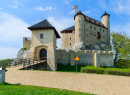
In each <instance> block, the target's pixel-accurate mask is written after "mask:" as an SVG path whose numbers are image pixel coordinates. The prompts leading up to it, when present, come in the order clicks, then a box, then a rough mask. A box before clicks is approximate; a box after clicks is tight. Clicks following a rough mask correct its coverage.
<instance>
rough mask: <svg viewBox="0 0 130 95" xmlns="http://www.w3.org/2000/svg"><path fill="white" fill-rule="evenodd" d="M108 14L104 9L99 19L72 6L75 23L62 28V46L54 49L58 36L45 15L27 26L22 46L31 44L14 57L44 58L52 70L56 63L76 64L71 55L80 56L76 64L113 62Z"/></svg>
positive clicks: (106, 63)
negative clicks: (27, 31) (29, 31)
mask: <svg viewBox="0 0 130 95" xmlns="http://www.w3.org/2000/svg"><path fill="white" fill-rule="evenodd" d="M109 19H110V15H109V14H108V13H106V12H105V13H104V14H103V15H102V16H101V22H100V21H97V20H95V19H93V18H91V17H88V16H85V15H84V14H83V13H82V12H81V11H79V12H77V6H75V16H74V20H75V25H74V26H72V27H69V28H67V29H64V30H62V31H61V33H62V48H61V49H56V39H58V38H60V35H59V34H58V32H57V30H56V29H55V27H53V26H52V25H51V24H50V23H49V22H48V21H47V20H46V19H45V20H43V21H41V22H39V23H37V24H35V25H33V26H31V27H28V29H30V30H31V31H32V35H31V39H29V38H27V37H23V47H30V48H29V49H28V50H27V51H25V52H24V56H23V53H22V54H20V53H19V54H18V55H17V57H18V58H20V57H23V58H41V57H47V58H44V60H47V70H53V71H55V70H56V69H57V64H58V63H61V64H71V65H72V66H73V65H75V61H74V58H75V56H79V59H80V61H78V64H82V65H94V66H96V67H100V66H113V51H110V50H111V45H110V40H109V38H110V21H109Z"/></svg>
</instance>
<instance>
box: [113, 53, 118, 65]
mask: <svg viewBox="0 0 130 95" xmlns="http://www.w3.org/2000/svg"><path fill="white" fill-rule="evenodd" d="M117 55H118V53H117V52H116V55H115V59H114V64H116V60H117Z"/></svg>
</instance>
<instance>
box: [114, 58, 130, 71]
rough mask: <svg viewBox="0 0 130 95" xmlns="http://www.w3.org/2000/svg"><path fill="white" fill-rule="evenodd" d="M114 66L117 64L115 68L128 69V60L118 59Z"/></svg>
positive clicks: (129, 61)
mask: <svg viewBox="0 0 130 95" xmlns="http://www.w3.org/2000/svg"><path fill="white" fill-rule="evenodd" d="M116 64H117V66H121V67H123V68H129V69H130V60H126V59H119V60H118V61H117V63H116Z"/></svg>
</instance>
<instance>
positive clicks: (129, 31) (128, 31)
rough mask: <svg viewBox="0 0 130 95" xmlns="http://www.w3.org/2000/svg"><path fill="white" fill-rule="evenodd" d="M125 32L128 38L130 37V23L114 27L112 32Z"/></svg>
mask: <svg viewBox="0 0 130 95" xmlns="http://www.w3.org/2000/svg"><path fill="white" fill-rule="evenodd" d="M113 31H114V32H119V33H120V32H123V31H124V32H125V33H126V34H127V35H128V36H130V23H127V24H124V25H112V26H111V32H113Z"/></svg>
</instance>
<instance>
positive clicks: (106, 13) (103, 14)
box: [101, 11, 110, 17]
mask: <svg viewBox="0 0 130 95" xmlns="http://www.w3.org/2000/svg"><path fill="white" fill-rule="evenodd" d="M105 15H109V14H108V13H107V12H106V11H105V13H104V14H103V15H102V16H101V17H103V16H105ZM109 16H110V15H109Z"/></svg>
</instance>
